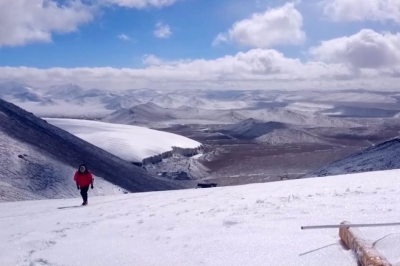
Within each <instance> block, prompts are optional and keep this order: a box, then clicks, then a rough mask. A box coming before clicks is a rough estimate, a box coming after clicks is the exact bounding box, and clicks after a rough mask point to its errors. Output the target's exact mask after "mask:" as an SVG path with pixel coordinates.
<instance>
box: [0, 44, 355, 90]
mask: <svg viewBox="0 0 400 266" xmlns="http://www.w3.org/2000/svg"><path fill="white" fill-rule="evenodd" d="M143 61H144V64H145V65H146V67H144V68H136V69H132V68H122V69H117V68H110V67H103V68H50V69H37V68H27V67H18V68H14V67H1V68H0V80H14V81H25V82H29V84H32V85H38V86H39V85H50V84H62V83H66V82H73V83H77V84H79V85H81V86H85V87H91V88H93V87H98V88H105V89H107V88H120V89H124V88H142V87H152V88H160V89H162V88H188V87H191V88H231V89H232V88H241V89H251V88H254V89H269V88H270V89H278V88H287V89H290V88H292V89H293V88H296V89H301V88H316V87H318V88H324V87H325V88H326V87H332V86H334V87H338V86H339V83H340V84H346V86H348V85H349V83H350V82H356V80H357V79H358V78H359V76H358V75H360V74H359V73H354V72H353V71H352V70H351V69H350V68H348V67H346V65H344V64H341V63H323V62H314V61H310V62H306V63H303V62H301V61H300V60H299V59H297V58H288V57H285V56H284V55H283V54H282V53H280V52H278V51H276V50H272V49H260V48H258V49H252V50H250V51H248V52H239V53H237V54H235V55H228V56H224V57H220V58H217V59H213V60H205V59H193V60H176V61H165V60H162V59H160V58H157V57H156V56H154V55H146V56H144V58H143Z"/></svg>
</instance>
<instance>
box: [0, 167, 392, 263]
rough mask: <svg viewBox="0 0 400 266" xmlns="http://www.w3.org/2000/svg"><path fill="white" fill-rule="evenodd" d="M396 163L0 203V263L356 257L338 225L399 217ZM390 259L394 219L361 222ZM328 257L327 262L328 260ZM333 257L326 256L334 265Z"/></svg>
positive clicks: (346, 259) (282, 260)
mask: <svg viewBox="0 0 400 266" xmlns="http://www.w3.org/2000/svg"><path fill="white" fill-rule="evenodd" d="M399 182H400V171H398V170H395V171H385V172H376V173H364V174H355V175H346V176H335V177H326V178H319V179H302V180H294V181H285V182H275V183H267V184H253V185H245V186H236V187H221V188H218V187H217V188H211V189H197V190H181V191H166V192H152V193H140V194H129V195H122V196H107V197H90V200H89V204H90V205H89V206H85V207H77V208H74V206H76V205H77V204H78V203H80V200H79V199H68V200H45V201H34V202H18V203H2V204H0V228H7V230H0V239H1V240H2V241H0V265H30V266H39V265H69V266H78V265H83V264H88V262H89V264H90V265H93V266H103V265H104V266H109V265H118V266H128V265H129V266H130V265H159V266H163V265H182V266H183V265H193V266H197V265H199V266H200V265H210V266H220V265H221V266H225V265H230V266H236V265H237V266H247V265H248V266H258V265H260V266H261V265H262V266H264V265H285V266H292V265H293V266H309V265H319V266H332V265H341V266H354V265H357V262H356V259H355V256H354V255H353V252H352V251H351V250H346V249H344V247H343V246H342V245H341V244H340V241H339V236H338V229H323V230H308V231H307V230H305V231H302V230H301V229H300V228H301V226H305V225H324V224H339V223H340V222H342V221H350V222H352V223H385V222H398V213H399V211H400V198H399V196H398V190H397V189H395V188H393V184H398V183H399ZM360 231H361V232H362V233H363V234H364V235H365V236H366V238H367V239H368V240H369V241H371V243H374V245H375V248H376V249H378V250H379V251H380V252H381V253H382V254H383V255H384V256H385V257H386V258H387V259H388V260H389V261H390V262H391V263H392V265H394V266H396V265H397V266H398V265H400V254H399V253H398V247H399V245H400V227H375V228H361V229H360ZM333 262H334V263H333ZM332 263H333V264H332Z"/></svg>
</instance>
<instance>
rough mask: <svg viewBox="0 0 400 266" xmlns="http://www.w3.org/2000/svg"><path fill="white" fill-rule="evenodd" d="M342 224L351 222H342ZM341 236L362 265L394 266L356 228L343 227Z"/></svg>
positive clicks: (340, 231)
mask: <svg viewBox="0 0 400 266" xmlns="http://www.w3.org/2000/svg"><path fill="white" fill-rule="evenodd" d="M341 224H350V223H349V222H342V223H341ZM339 236H340V238H341V239H342V241H343V242H344V243H345V244H346V246H347V247H348V248H349V249H352V250H353V251H354V252H355V254H356V256H357V259H358V261H359V262H360V264H361V265H362V266H392V264H390V263H389V262H388V261H387V259H386V258H385V257H384V256H383V255H382V254H380V253H379V252H378V250H376V249H375V248H374V247H373V245H372V244H371V243H369V242H368V241H366V240H365V239H364V238H363V237H362V234H361V233H360V232H359V231H358V230H357V229H355V228H352V227H342V228H340V229H339Z"/></svg>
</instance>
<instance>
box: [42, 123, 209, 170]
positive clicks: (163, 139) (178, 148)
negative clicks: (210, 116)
mask: <svg viewBox="0 0 400 266" xmlns="http://www.w3.org/2000/svg"><path fill="white" fill-rule="evenodd" d="M46 121H48V122H49V123H50V124H52V125H55V126H57V127H59V128H61V129H64V130H66V131H68V132H70V133H71V134H73V135H75V136H77V137H79V138H81V139H83V140H85V141H87V142H89V143H91V144H93V145H96V146H97V147H100V148H102V149H104V150H106V151H108V152H109V153H111V154H114V155H115V156H118V157H120V158H121V159H124V160H127V161H130V162H134V163H142V164H149V163H155V162H160V161H161V160H162V159H163V158H167V157H171V156H172V154H180V155H184V156H191V155H195V154H197V153H198V152H199V150H200V149H202V145H201V143H199V142H197V141H194V140H191V139H189V138H186V137H183V136H180V135H176V134H172V133H168V132H163V131H158V130H152V129H149V128H145V127H139V126H131V125H122V124H112V123H105V122H98V121H90V120H78V119H58V118H46Z"/></svg>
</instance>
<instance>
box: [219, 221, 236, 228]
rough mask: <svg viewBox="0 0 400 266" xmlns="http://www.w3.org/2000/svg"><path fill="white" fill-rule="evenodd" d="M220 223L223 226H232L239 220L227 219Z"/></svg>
mask: <svg viewBox="0 0 400 266" xmlns="http://www.w3.org/2000/svg"><path fill="white" fill-rule="evenodd" d="M222 224H223V225H224V226H225V227H227V228H229V227H232V226H234V225H237V224H239V222H238V221H236V220H232V219H229V220H224V221H223V223H222Z"/></svg>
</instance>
